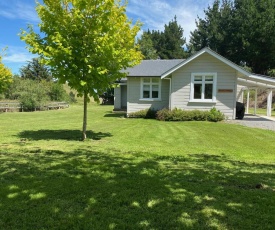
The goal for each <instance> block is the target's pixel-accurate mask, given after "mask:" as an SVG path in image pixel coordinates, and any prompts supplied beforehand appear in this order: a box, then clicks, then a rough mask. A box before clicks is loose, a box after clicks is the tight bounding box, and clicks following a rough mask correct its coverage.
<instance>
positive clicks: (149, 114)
mask: <svg viewBox="0 0 275 230" xmlns="http://www.w3.org/2000/svg"><path fill="white" fill-rule="evenodd" d="M128 117H129V118H144V119H155V118H156V111H155V110H153V109H144V110H140V111H137V112H133V113H129V114H128Z"/></svg>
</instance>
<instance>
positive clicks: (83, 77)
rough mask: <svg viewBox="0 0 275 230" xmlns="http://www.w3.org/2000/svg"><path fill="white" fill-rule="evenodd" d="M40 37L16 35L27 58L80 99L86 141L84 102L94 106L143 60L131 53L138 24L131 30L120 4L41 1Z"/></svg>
mask: <svg viewBox="0 0 275 230" xmlns="http://www.w3.org/2000/svg"><path fill="white" fill-rule="evenodd" d="M36 11H37V13H38V16H39V17H40V19H41V23H40V24H39V25H38V26H39V27H40V31H41V32H42V33H41V34H37V33H35V32H34V29H33V28H32V27H31V26H30V27H29V28H28V31H22V32H21V39H22V40H24V41H25V42H26V43H27V45H28V47H29V50H30V51H31V52H32V53H37V54H39V55H40V56H41V57H42V58H43V61H44V63H45V64H47V65H49V66H50V67H51V72H52V73H53V75H54V76H55V77H57V78H58V79H59V82H61V83H65V82H67V83H68V85H69V86H70V87H71V88H73V89H75V90H77V92H78V95H79V96H83V97H84V115H83V129H82V133H83V134H82V139H83V140H85V139H86V129H87V103H88V101H89V96H91V97H93V98H94V99H95V100H96V101H98V97H99V95H101V94H102V93H103V92H104V91H105V89H107V88H109V87H110V85H111V84H112V83H113V82H115V80H116V79H118V78H121V77H124V76H125V73H122V72H121V70H122V69H125V68H127V67H129V66H134V65H136V64H138V63H139V62H140V60H141V59H142V54H141V53H140V52H139V51H137V48H136V47H135V36H136V35H137V33H138V31H139V30H140V26H141V25H140V23H139V22H138V23H136V24H135V25H132V22H131V21H129V20H128V19H127V16H126V13H125V11H126V3H125V2H122V1H121V0H95V1H91V0H44V5H42V4H39V3H37V7H36Z"/></svg>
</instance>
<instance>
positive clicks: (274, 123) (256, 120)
mask: <svg viewBox="0 0 275 230" xmlns="http://www.w3.org/2000/svg"><path fill="white" fill-rule="evenodd" d="M226 122H227V123H230V124H239V125H243V126H248V127H252V128H259V129H267V130H272V131H275V120H271V118H268V119H267V118H264V117H259V116H255V115H251V114H246V115H245V116H244V118H243V120H227V121H226Z"/></svg>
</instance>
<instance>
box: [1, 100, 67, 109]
mask: <svg viewBox="0 0 275 230" xmlns="http://www.w3.org/2000/svg"><path fill="white" fill-rule="evenodd" d="M69 106H70V105H69V104H68V103H67V102H64V101H61V102H51V103H49V104H48V105H46V106H44V110H51V109H65V108H69ZM37 109H41V108H37ZM15 110H19V112H20V111H21V112H23V111H24V106H23V105H22V104H21V103H19V102H5V101H2V102H0V111H2V112H12V111H15ZM35 110H36V109H35Z"/></svg>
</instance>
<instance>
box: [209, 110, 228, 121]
mask: <svg viewBox="0 0 275 230" xmlns="http://www.w3.org/2000/svg"><path fill="white" fill-rule="evenodd" d="M224 118H225V116H224V114H223V113H222V112H221V111H219V110H217V109H216V108H212V109H211V110H210V111H209V114H208V117H207V120H208V121H213V122H217V121H222V120H224Z"/></svg>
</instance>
